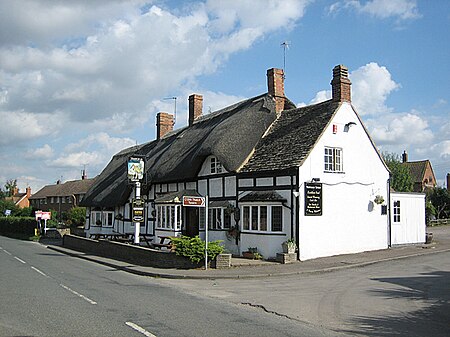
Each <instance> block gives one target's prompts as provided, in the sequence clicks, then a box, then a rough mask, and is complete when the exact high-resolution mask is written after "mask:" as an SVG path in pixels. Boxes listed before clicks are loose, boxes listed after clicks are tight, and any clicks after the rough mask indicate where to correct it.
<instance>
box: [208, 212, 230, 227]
mask: <svg viewBox="0 0 450 337" xmlns="http://www.w3.org/2000/svg"><path fill="white" fill-rule="evenodd" d="M230 227H231V214H230V213H228V212H226V209H225V208H224V207H217V208H216V207H212V208H209V209H208V228H209V229H228V228H230Z"/></svg>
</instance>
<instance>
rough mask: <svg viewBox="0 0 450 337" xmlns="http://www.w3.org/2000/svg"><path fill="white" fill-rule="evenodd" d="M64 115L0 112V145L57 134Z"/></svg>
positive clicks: (58, 113)
mask: <svg viewBox="0 0 450 337" xmlns="http://www.w3.org/2000/svg"><path fill="white" fill-rule="evenodd" d="M64 119H65V116H64V114H62V113H60V112H57V113H54V114H49V113H44V114H33V113H30V112H25V111H1V110H0V120H1V121H2V122H1V123H0V144H1V145H7V144H18V143H24V142H29V141H31V140H33V139H35V138H38V137H43V136H47V135H51V134H56V133H58V132H59V130H60V128H61V127H62V125H63V123H64Z"/></svg>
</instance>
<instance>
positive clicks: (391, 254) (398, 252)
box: [41, 226, 450, 279]
mask: <svg viewBox="0 0 450 337" xmlns="http://www.w3.org/2000/svg"><path fill="white" fill-rule="evenodd" d="M427 232H428V233H433V241H432V243H430V244H412V245H401V246H394V247H391V248H388V249H382V250H377V251H370V252H363V253H357V254H345V255H337V256H331V257H324V258H317V259H313V260H308V261H296V262H293V263H289V264H280V263H277V262H270V261H260V260H249V259H243V258H234V257H233V258H232V262H231V264H232V266H231V268H228V269H208V270H205V269H162V268H153V267H143V266H138V265H133V264H130V263H127V262H122V261H118V260H114V259H109V258H104V257H100V256H96V255H91V254H87V253H83V252H79V251H75V250H71V249H67V248H65V247H62V245H61V240H54V239H53V240H52V239H43V240H42V241H41V244H43V245H45V246H46V247H47V248H49V249H52V250H54V251H58V252H60V253H63V254H67V255H70V256H73V257H77V258H82V259H85V260H88V261H92V262H96V263H100V264H102V265H105V266H109V267H112V268H115V269H118V270H123V271H126V272H129V273H133V274H137V275H143V276H150V277H160V278H171V279H241V278H258V277H260V278H263V277H270V276H284V275H301V274H311V273H325V272H331V271H335V270H339V269H344V268H357V267H364V266H367V265H370V264H374V263H379V262H384V261H391V260H398V259H404V258H408V257H413V256H420V255H426V254H435V253H440V252H447V251H450V226H441V227H430V228H428V229H427Z"/></svg>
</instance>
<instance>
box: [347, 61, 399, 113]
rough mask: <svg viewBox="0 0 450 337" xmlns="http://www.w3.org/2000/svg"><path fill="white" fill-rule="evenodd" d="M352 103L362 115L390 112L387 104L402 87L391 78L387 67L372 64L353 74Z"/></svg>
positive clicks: (351, 77) (351, 75)
mask: <svg viewBox="0 0 450 337" xmlns="http://www.w3.org/2000/svg"><path fill="white" fill-rule="evenodd" d="M349 77H350V79H351V81H352V102H353V104H354V105H355V107H356V108H357V109H358V112H359V113H360V114H361V115H372V114H378V113H385V112H389V111H390V109H389V108H388V107H387V106H386V104H385V102H386V99H387V97H388V96H389V94H391V93H392V92H393V91H394V90H397V89H398V88H399V87H400V85H399V84H397V83H396V82H395V81H394V80H392V78H391V74H390V73H389V71H388V70H387V69H386V67H383V66H380V65H378V64H377V63H375V62H371V63H369V64H366V65H365V66H362V67H360V68H358V69H357V70H355V71H353V72H351V74H350V76H349Z"/></svg>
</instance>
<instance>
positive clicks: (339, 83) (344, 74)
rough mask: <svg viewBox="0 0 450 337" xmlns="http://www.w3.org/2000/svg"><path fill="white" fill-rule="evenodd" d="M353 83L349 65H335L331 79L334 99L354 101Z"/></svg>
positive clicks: (337, 100)
mask: <svg viewBox="0 0 450 337" xmlns="http://www.w3.org/2000/svg"><path fill="white" fill-rule="evenodd" d="M351 85H352V82H350V79H349V78H348V69H347V67H346V66H344V65H341V64H340V65H337V66H336V67H334V68H333V80H332V81H331V90H332V96H333V101H335V102H349V103H350V102H351V101H352V92H351V88H350V86H351Z"/></svg>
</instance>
